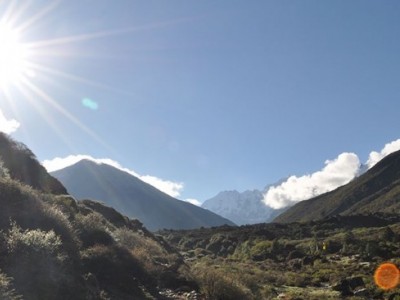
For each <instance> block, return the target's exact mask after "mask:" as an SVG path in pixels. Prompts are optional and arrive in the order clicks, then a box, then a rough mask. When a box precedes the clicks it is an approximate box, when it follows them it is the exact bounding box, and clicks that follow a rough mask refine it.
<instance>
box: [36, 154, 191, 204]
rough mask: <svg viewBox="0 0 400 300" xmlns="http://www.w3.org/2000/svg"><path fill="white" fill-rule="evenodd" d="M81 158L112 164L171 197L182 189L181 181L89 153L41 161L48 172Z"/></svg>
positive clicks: (177, 194) (176, 195) (175, 195)
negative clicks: (131, 167)
mask: <svg viewBox="0 0 400 300" xmlns="http://www.w3.org/2000/svg"><path fill="white" fill-rule="evenodd" d="M82 159H88V160H91V161H93V162H95V163H97V164H107V165H110V166H113V167H115V168H117V169H120V170H121V171H124V172H127V173H129V174H131V175H133V176H136V177H138V178H139V179H140V180H142V181H144V182H146V183H148V184H150V185H152V186H154V187H155V188H157V189H159V190H160V191H162V192H164V193H166V194H168V195H170V196H172V197H179V195H180V193H181V191H182V190H183V186H184V185H183V183H182V182H174V181H170V180H165V179H161V178H158V177H155V176H151V175H139V174H138V173H136V172H135V171H133V170H130V169H128V168H124V167H122V166H121V165H120V164H119V163H118V162H117V161H114V160H112V159H109V158H100V159H97V158H93V157H91V156H90V155H82V154H79V155H69V156H67V157H63V158H61V157H56V158H54V159H51V160H45V161H43V162H42V164H43V166H44V167H45V168H46V169H47V171H48V172H53V171H56V170H60V169H63V168H65V167H68V166H71V165H73V164H75V163H77V162H78V161H81V160H82Z"/></svg>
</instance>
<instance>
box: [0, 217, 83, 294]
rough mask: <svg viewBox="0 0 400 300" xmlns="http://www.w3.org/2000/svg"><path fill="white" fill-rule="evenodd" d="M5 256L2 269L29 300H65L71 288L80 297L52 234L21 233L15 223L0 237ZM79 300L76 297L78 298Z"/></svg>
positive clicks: (22, 231) (37, 231)
mask: <svg viewBox="0 0 400 300" xmlns="http://www.w3.org/2000/svg"><path fill="white" fill-rule="evenodd" d="M2 235H3V238H4V240H5V241H6V247H7V250H6V251H7V255H6V259H5V260H4V261H2V266H4V270H5V271H6V272H7V274H10V275H11V276H12V277H13V278H14V280H15V284H16V286H18V287H19V291H20V292H21V294H22V295H23V296H24V297H26V298H28V299H68V298H69V297H71V292H72V290H71V286H74V287H75V289H74V294H76V295H79V287H78V286H77V285H76V281H75V277H74V275H75V274H74V273H73V272H71V269H70V264H69V262H70V261H69V260H68V255H67V253H66V252H64V251H63V244H62V241H61V238H60V237H59V236H58V235H56V234H55V233H54V231H47V232H46V231H42V230H40V229H35V230H22V229H21V228H20V227H19V226H17V225H16V224H15V223H12V226H11V228H10V230H9V231H8V233H6V234H5V233H2ZM78 298H79V296H78Z"/></svg>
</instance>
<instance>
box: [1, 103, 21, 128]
mask: <svg viewBox="0 0 400 300" xmlns="http://www.w3.org/2000/svg"><path fill="white" fill-rule="evenodd" d="M20 125H21V124H20V123H19V122H18V121H17V120H14V119H7V118H6V117H5V116H4V114H3V111H2V110H1V109H0V131H1V132H4V133H6V134H10V133H13V132H14V131H16V130H17V129H18V128H19V126H20Z"/></svg>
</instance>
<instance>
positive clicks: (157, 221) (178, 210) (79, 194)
mask: <svg viewBox="0 0 400 300" xmlns="http://www.w3.org/2000/svg"><path fill="white" fill-rule="evenodd" d="M52 175H53V176H55V177H56V178H58V179H59V180H60V181H61V182H62V183H63V184H64V185H65V186H66V187H67V189H68V191H69V193H71V194H72V195H73V196H74V197H76V198H78V199H87V198H89V199H96V200H100V201H104V202H105V203H106V204H107V205H110V206H112V207H114V208H115V209H117V210H118V211H121V212H123V213H124V214H126V215H127V216H129V217H131V218H137V219H139V220H140V221H141V222H143V223H144V225H145V226H146V227H147V228H148V229H150V230H157V229H162V228H173V229H190V228H198V227H202V226H204V227H211V226H219V225H224V224H228V225H234V224H233V223H232V222H231V221H229V220H227V219H224V218H222V217H220V216H218V215H217V214H214V213H212V212H210V211H208V210H206V209H202V208H200V207H197V206H195V205H192V204H190V203H186V202H184V201H180V200H177V199H175V198H173V197H170V196H168V195H167V194H165V193H163V192H161V191H159V190H157V189H156V188H154V187H153V186H151V185H149V184H147V183H145V182H143V181H141V180H140V179H138V178H136V177H134V176H132V175H130V174H128V173H126V172H123V171H121V170H119V169H116V168H114V167H112V166H109V165H105V164H96V163H95V162H92V161H89V160H82V161H80V162H78V163H77V164H75V165H73V166H70V167H67V168H65V169H62V170H59V171H56V172H53V173H52Z"/></svg>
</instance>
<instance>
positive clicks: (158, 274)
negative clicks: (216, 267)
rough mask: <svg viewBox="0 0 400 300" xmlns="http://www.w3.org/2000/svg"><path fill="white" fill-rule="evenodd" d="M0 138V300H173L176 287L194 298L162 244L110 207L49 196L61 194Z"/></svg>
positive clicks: (181, 268)
mask: <svg viewBox="0 0 400 300" xmlns="http://www.w3.org/2000/svg"><path fill="white" fill-rule="evenodd" d="M1 137H2V138H3V141H2V142H3V144H1V146H0V153H2V154H3V153H6V155H2V159H1V160H0V299H7V300H17V299H26V300H42V299H48V300H52V299H54V300H56V299H57V300H58V299H82V300H83V299H93V300H94V299H177V297H180V293H181V292H179V291H177V292H171V291H175V290H176V289H180V288H182V287H185V288H184V292H185V293H187V294H188V295H191V297H192V296H193V297H195V296H196V295H197V292H196V291H195V290H197V288H198V286H197V284H196V283H195V282H194V281H193V280H192V279H190V277H188V276H189V274H190V270H189V269H188V267H187V266H186V265H185V263H184V262H183V260H182V258H181V256H180V255H179V253H178V252H176V251H175V250H174V249H173V248H172V247H170V246H169V245H168V244H167V243H166V242H165V241H164V240H163V239H162V238H160V237H156V236H155V235H153V234H152V233H151V232H149V231H148V230H147V229H146V228H145V227H144V226H143V225H142V223H140V222H139V221H137V220H131V219H129V218H127V217H125V216H123V215H122V214H120V213H119V212H117V211H116V210H114V209H113V208H111V207H107V206H105V205H103V204H101V203H98V202H95V201H91V200H84V201H80V202H77V201H76V200H75V199H74V198H73V197H71V196H70V195H56V194H54V193H61V192H62V191H63V190H64V191H65V189H64V188H63V186H62V185H61V184H60V183H58V181H56V180H55V179H54V178H53V179H52V177H51V176H50V175H49V174H47V173H46V171H45V169H44V168H42V167H41V166H40V165H39V164H38V163H37V162H36V160H35V158H34V156H33V154H31V152H30V151H29V150H28V149H27V148H26V147H25V146H23V145H22V144H18V143H15V142H14V141H12V140H11V139H9V138H8V137H7V136H4V135H2V136H1ZM4 145H6V146H4ZM15 145H18V147H17V148H15ZM27 154H28V155H27ZM26 155H27V156H26ZM16 158H18V159H16ZM8 159H11V162H10V161H8ZM5 166H11V169H8V168H6V167H5ZM35 170H36V172H35ZM20 171H21V172H20ZM28 175H29V176H28ZM16 179H21V180H20V181H18V180H16ZM28 184H31V185H28ZM33 187H34V188H35V189H34V188H33ZM50 191H53V192H54V193H53V194H52V193H49V192H50ZM44 192H45V193H44ZM189 292H190V293H189ZM196 297H197V296H196ZM187 299H191V298H187Z"/></svg>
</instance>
